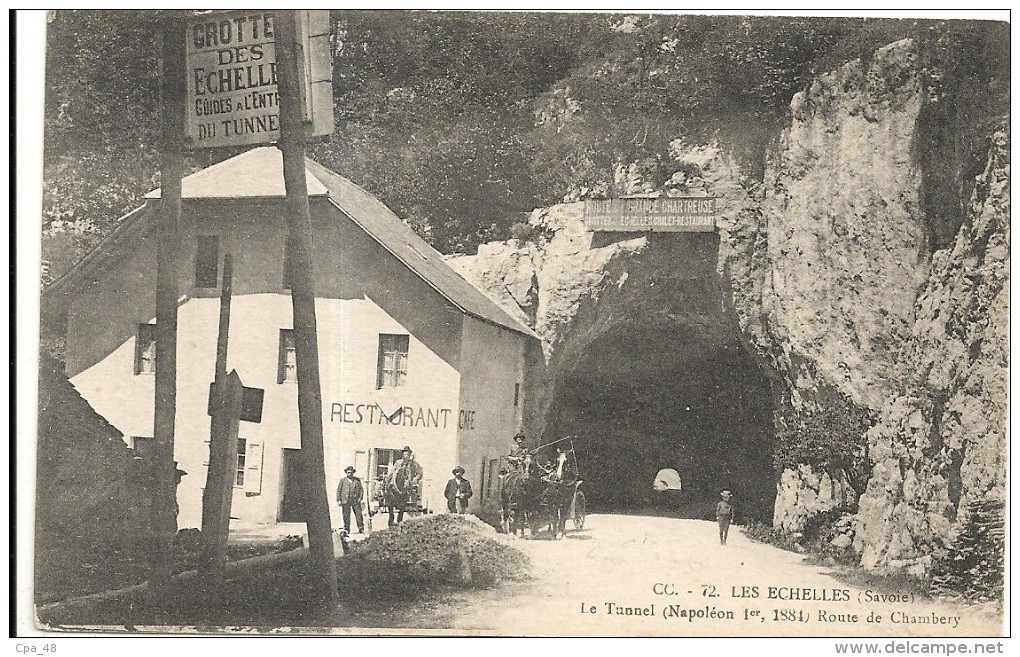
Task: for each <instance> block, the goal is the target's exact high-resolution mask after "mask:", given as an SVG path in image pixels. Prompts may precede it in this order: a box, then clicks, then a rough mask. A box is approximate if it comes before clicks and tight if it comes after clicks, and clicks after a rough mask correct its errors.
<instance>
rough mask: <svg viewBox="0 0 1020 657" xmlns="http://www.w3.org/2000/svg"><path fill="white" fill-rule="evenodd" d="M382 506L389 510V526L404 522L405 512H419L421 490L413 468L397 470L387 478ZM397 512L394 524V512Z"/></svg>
mask: <svg viewBox="0 0 1020 657" xmlns="http://www.w3.org/2000/svg"><path fill="white" fill-rule="evenodd" d="M382 505H383V506H385V507H386V508H387V509H388V510H389V525H390V526H391V527H392V526H393V525H395V524H398V523H401V522H403V521H404V512H405V511H412V512H413V511H417V510H419V508H420V506H421V488H420V483H419V480H417V479H416V477H415V473H414V471H413V470H412V469H411V468H397V470H396V471H394V472H393V473H392V474H391V475H390V476H389V477H387V478H386V483H385V486H384V487H383V499H382ZM394 511H396V512H397V517H396V521H395V522H394V518H393V512H394Z"/></svg>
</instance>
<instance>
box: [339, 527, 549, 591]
mask: <svg viewBox="0 0 1020 657" xmlns="http://www.w3.org/2000/svg"><path fill="white" fill-rule="evenodd" d="M337 566H338V571H339V576H340V579H341V580H342V581H344V582H345V583H346V584H348V585H354V586H372V585H375V586H379V585H386V583H388V582H399V583H400V584H401V585H407V584H409V583H415V582H416V583H422V584H451V585H458V586H475V587H487V586H493V585H495V584H498V583H499V582H502V581H521V580H525V579H528V578H529V577H530V570H531V563H530V560H529V559H528V557H527V555H525V554H524V553H523V552H521V551H520V550H518V549H517V548H515V547H513V546H512V545H510V544H509V542H508V541H507V539H506V538H505V537H503V536H501V535H499V534H497V533H496V530H495V529H493V528H492V527H490V526H489V525H487V524H486V523H484V522H482V521H481V520H479V519H478V518H476V517H474V516H469V515H454V514H450V515H428V516H417V517H414V518H410V519H408V520H406V521H404V522H402V523H401V524H399V525H397V526H395V527H391V528H389V529H387V530H384V531H379V532H376V533H373V534H372V535H371V536H369V537H368V538H366V539H365V540H363V541H360V542H358V543H354V544H352V545H351V552H350V554H348V555H347V556H345V557H343V558H342V559H340V560H339V562H338V563H337Z"/></svg>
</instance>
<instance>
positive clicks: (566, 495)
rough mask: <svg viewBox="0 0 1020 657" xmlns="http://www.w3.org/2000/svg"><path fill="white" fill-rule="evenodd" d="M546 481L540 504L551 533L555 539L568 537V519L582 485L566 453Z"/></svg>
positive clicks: (561, 455) (561, 456) (558, 459)
mask: <svg viewBox="0 0 1020 657" xmlns="http://www.w3.org/2000/svg"><path fill="white" fill-rule="evenodd" d="M544 481H545V484H546V486H545V489H544V490H543V491H542V495H541V498H540V500H541V501H540V504H541V507H542V508H543V509H544V510H545V512H546V514H547V517H548V519H549V533H550V535H551V536H552V538H553V539H557V538H559V537H560V536H566V535H567V518H569V517H570V515H571V510H572V509H573V505H574V495H575V494H576V492H577V486H578V484H579V483H580V481H579V480H578V479H577V472H576V471H575V468H574V467H573V466H572V465H571V464H570V462H569V461H568V459H567V455H566V452H560V453H559V455H558V456H557V463H556V467H555V468H554V470H553V471H552V472H550V473H549V475H548V476H547V477H546V478H545V479H544Z"/></svg>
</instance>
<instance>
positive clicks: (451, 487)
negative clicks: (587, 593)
mask: <svg viewBox="0 0 1020 657" xmlns="http://www.w3.org/2000/svg"><path fill="white" fill-rule="evenodd" d="M525 440H526V438H525V435H524V434H523V433H518V434H517V435H516V436H514V446H513V448H512V449H511V450H510V455H509V456H508V457H507V460H508V461H509V462H510V464H511V466H512V467H514V468H515V469H517V470H519V471H523V470H524V469H525V468H526V465H525V463H526V462H527V459H528V457H529V455H531V452H530V451H529V450H528V449H527V448H526V447H525V446H524V443H525ZM556 452H557V454H556V461H555V462H554V463H550V464H548V465H547V466H546V467H545V468H541V469H544V470H545V472H546V473H547V475H548V476H550V477H554V478H556V479H557V480H561V479H563V478H564V477H565V476H566V474H567V473H566V469H567V468H568V467H569V466H568V463H567V453H566V450H565V449H563V448H562V447H560V446H557V449H556ZM356 472H357V471H356V470H355V468H354V466H353V465H349V466H347V467H346V468H344V474H345V476H344V477H343V478H342V479H340V484H339V485H338V486H337V489H336V501H337V504H339V505H340V509H341V512H342V515H343V522H344V531H345V532H347V533H348V534H349V533H350V530H351V514H352V513H353V514H354V519H355V522H356V523H357V526H358V533H359V534H363V533H364V532H365V520H364V516H363V514H362V510H361V507H362V502H363V501H364V498H365V488H364V486H363V485H362V483H361V479H359V478H358V477H355V476H354V475H355V473H356ZM424 474H425V472H424V469H423V468H422V466H421V464H420V463H418V461H417V460H415V458H414V451H413V450H412V449H411V447H410V446H406V445H405V446H404V449H403V450H402V455H401V458H400V459H399V460H398V461H397V462H396V463H394V464H393V467H392V468H391V469H390V472H389V475H388V480H387V481H386V482H384V485H388V484H389V483H390V482H391V481H403V482H407V483H408V484H409V485H410V488H411V489H412V490H413V491H414V492H415V496H417V495H420V494H421V480H422V477H423V476H424ZM500 474H501V475H504V474H506V472H505V471H501V472H500ZM473 494H474V492H473V491H472V490H471V482H469V481H468V480H467V479H465V478H464V468H462V467H460V466H459V465H458V466H457V467H455V468H454V469H453V478H452V479H450V480H449V481H448V482H446V489H445V490H444V491H443V495H444V497H446V508H447V509H448V510H449V512H450V513H466V512H467V508H468V501H469V500H470V499H471V496H472V495H473ZM721 497H722V500H721V501H720V502H719V503H718V504H717V505H716V520H717V521H718V523H719V542H720V543H721V544H723V545H725V544H726V539H727V538H728V535H729V528H730V523H731V522H732V520H733V516H734V515H735V514H734V509H733V504H732V493H731V492H730V491H728V490H724V491H723V492H722V493H721ZM398 511H399V515H398V516H397V518H398V519H397V522H400V521H401V520H403V516H404V509H403V508H400V509H399V510H398ZM392 513H393V511H392V509H391V510H390V514H391V524H392Z"/></svg>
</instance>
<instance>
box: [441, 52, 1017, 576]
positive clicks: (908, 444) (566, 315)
mask: <svg viewBox="0 0 1020 657" xmlns="http://www.w3.org/2000/svg"><path fill="white" fill-rule="evenodd" d="M919 69H920V67H919V66H918V64H917V52H916V47H915V44H914V43H913V42H911V41H909V40H904V41H900V42H896V43H893V44H890V45H888V46H886V47H884V48H882V49H880V50H879V51H877V52H876V53H875V54H874V56H873V57H872V58H871V59H870V61H869V63H867V64H865V63H862V62H861V61H852V62H849V63H847V64H845V65H843V66H841V67H840V68H838V69H837V70H835V71H833V72H831V73H828V74H825V75H822V76H820V77H819V78H818V79H817V80H815V81H814V82H813V83H811V84H810V85H809V86H808V87H807V88H806V89H805V90H804V91H802V92H800V93H798V94H797V95H796V96H795V98H794V100H793V102H792V105H791V123H790V126H789V128H788V129H787V130H786V131H785V132H784V133H783V135H782V136H781V139H780V141H779V143H778V148H777V150H776V152H775V153H774V154H773V156H772V157H771V160H770V162H769V164H768V166H767V167H766V174H765V177H764V179H763V180H759V179H755V178H753V177H750V176H748V175H745V173H744V171H743V170H742V168H741V167H740V166H739V165H738V164H737V162H736V160H735V158H734V157H733V156H731V155H730V154H729V153H728V152H727V151H726V149H725V148H723V147H720V146H719V145H717V144H700V145H697V144H695V145H691V144H685V143H684V142H682V141H677V142H675V143H674V144H673V145H672V148H671V161H670V162H665V163H664V162H658V163H656V168H657V170H656V171H655V173H654V175H655V177H656V178H657V179H660V180H662V179H664V180H666V183H665V184H664V185H659V186H658V187H656V188H655V189H654V193H658V194H667V195H684V196H712V197H715V198H716V199H717V201H716V208H717V216H716V223H717V228H718V237H717V238H715V239H714V240H709V239H706V238H707V237H709V236H705V235H702V236H696V235H692V234H686V235H683V236H679V237H677V236H673V237H672V238H665V237H663V236H662V235H661V234H657V235H654V236H647V237H645V236H635V235H616V236H606V235H605V234H593V233H590V232H586V231H585V228H584V225H583V222H582V221H581V219H582V217H581V215H582V207H581V205H580V204H577V203H575V204H567V205H561V206H555V207H552V208H545V209H540V210H536V211H535V212H534V213H533V214H532V216H531V219H530V224H531V228H532V231H531V232H532V235H533V238H532V239H530V240H526V241H523V242H516V241H511V242H507V243H499V244H491V245H485V246H483V247H482V248H480V249H479V253H478V255H477V256H464V257H459V258H455V259H453V260H451V264H452V265H453V266H454V267H455V268H456V269H457V270H458V271H460V272H461V273H462V274H463V275H464V276H465V277H466V278H468V279H469V280H472V281H473V282H475V283H476V284H478V285H479V286H481V287H482V288H483V289H486V290H488V291H489V292H490V293H491V294H492V295H493V296H494V297H496V298H497V299H498V300H500V301H502V302H503V303H504V305H508V306H510V307H512V308H514V309H515V310H516V311H518V312H520V313H521V314H522V316H526V317H527V318H528V319H529V320H530V323H531V325H532V326H534V327H535V330H536V332H537V333H538V335H539V336H541V338H542V340H543V353H544V357H545V362H544V363H543V364H541V366H540V367H539V368H538V370H540V371H538V372H536V373H535V374H534V376H533V378H532V379H531V380H530V381H529V386H530V387H529V391H530V393H531V395H532V396H533V398H534V400H535V401H536V403H535V404H532V405H531V407H530V408H529V409H528V411H527V414H526V424H527V426H528V430H529V432H531V433H537V434H539V435H541V434H542V433H543V432H544V431H545V430H546V426H547V423H548V421H549V416H550V413H551V412H552V409H553V400H554V399H555V397H556V395H557V394H558V393H557V391H558V390H559V388H560V387H561V386H562V381H563V377H564V376H566V374H567V373H568V372H569V371H570V370H571V369H573V368H576V367H577V366H578V365H579V363H581V362H582V359H583V357H584V353H585V350H586V349H588V348H589V347H590V346H591V345H592V344H593V343H594V341H595V340H597V339H598V338H599V336H602V335H606V334H607V333H611V332H612V331H614V330H619V327H621V326H623V327H631V326H632V325H633V319H634V318H635V317H637V316H656V317H657V318H658V319H659V320H661V321H657V325H662V326H667V327H673V329H674V330H676V331H683V330H685V327H688V328H689V327H690V326H695V327H696V330H695V331H694V333H695V334H697V335H698V336H699V337H698V338H697V340H698V342H697V345H698V348H699V349H700V350H701V351H702V352H706V353H722V352H713V351H712V348H711V347H710V346H709V345H711V344H716V345H723V347H724V348H726V349H740V350H743V352H746V354H748V356H749V358H751V359H752V360H753V361H754V366H755V367H757V368H758V369H759V370H760V371H761V372H763V373H764V375H765V379H766V380H767V387H768V397H769V398H770V399H771V402H772V408H771V412H772V418H771V424H772V427H773V431H774V432H775V434H776V436H779V437H780V438H781V437H783V436H794V437H796V436H797V435H798V428H799V427H801V426H804V425H805V423H806V422H808V423H809V421H810V420H811V418H815V419H817V418H819V417H820V418H836V419H837V420H838V419H839V418H845V417H852V418H864V421H863V424H861V423H854V422H835V423H834V424H833V425H832V427H831V431H829V433H828V435H826V432H825V430H824V429H825V427H824V426H823V427H822V430H821V431H820V432H819V430H818V425H817V424H816V425H815V426H814V431H815V434H816V435H818V434H819V433H820V434H821V435H822V436H823V438H824V439H828V440H830V441H832V444H834V445H839V446H840V447H841V448H842V447H845V446H846V445H850V446H851V448H852V449H849V450H847V451H848V453H859V454H860V455H862V460H863V462H865V463H866V464H870V465H872V466H873V471H871V472H868V471H867V470H868V469H867V468H863V470H862V471H854V472H849V471H848V469H847V467H846V466H835V465H833V461H831V460H825V459H820V460H818V461H817V462H813V461H811V460H810V459H809V460H806V461H804V460H801V461H798V462H796V463H793V464H790V463H788V462H787V461H786V460H784V459H783V458H779V456H780V455H779V454H778V451H777V458H776V463H777V464H780V465H781V466H782V467H781V469H780V471H778V472H776V473H775V484H776V497H775V509H774V514H773V521H774V524H775V525H776V526H777V527H779V528H781V529H783V530H784V531H787V532H791V533H795V532H798V531H800V529H802V528H803V527H804V525H805V523H807V522H808V521H809V519H810V518H811V517H812V516H816V515H820V514H824V513H827V512H830V511H834V512H836V513H835V514H834V515H833V517H836V516H839V515H840V513H844V514H845V513H847V512H850V513H852V512H856V513H857V518H856V523H855V532H854V538H853V541H854V543H853V545H854V548H855V549H856V550H857V552H858V553H859V554H860V555H861V557H862V561H863V563H864V565H865V566H867V567H869V568H872V569H879V570H881V569H891V570H904V569H905V570H909V571H912V572H923V571H925V570H926V569H927V568H928V567H929V565H930V556H929V555H931V554H932V552H933V551H934V550H936V549H938V547H939V546H940V545H942V544H944V543H945V541H947V540H948V538H949V536H950V535H951V534H952V532H953V530H954V528H955V527H957V526H958V525H959V523H960V522H961V521H962V518H961V517H960V515H961V514H960V513H959V510H960V509H963V508H964V505H965V504H966V503H967V502H968V501H969V500H972V499H982V498H985V497H989V496H991V497H996V496H1001V494H1002V489H1003V486H1004V478H1005V465H1004V462H1003V456H1004V452H1005V408H1004V406H1005V401H1006V398H1007V390H1006V382H1007V373H1008V299H1007V295H1008V257H1009V234H1008V230H1009V228H1008V216H1009V168H1008V150H1009V138H1008V133H1005V132H999V133H997V135H996V137H995V140H994V146H993V148H992V151H991V156H990V160H989V165H988V168H987V169H986V171H985V173H984V174H983V176H982V179H981V180H980V182H979V184H978V187H977V189H976V191H975V192H974V198H973V200H972V202H971V219H970V220H969V221H968V222H967V223H966V224H965V225H964V226H963V227H961V228H960V230H959V234H958V235H957V238H956V242H955V244H954V245H953V247H952V248H951V249H949V250H946V251H938V252H935V253H932V252H931V251H930V249H931V247H930V246H929V245H930V244H931V243H932V240H930V235H929V234H928V228H927V224H926V216H925V214H924V211H923V207H924V203H923V202H922V201H923V199H922V198H921V194H922V173H923V172H922V171H920V170H919V164H918V158H917V157H916V153H915V151H914V149H915V147H916V144H917V143H918V141H919V139H918V130H919V129H920V128H919V121H918V119H919V116H920V114H921V111H922V108H923V105H924V103H925V102H926V100H925V98H926V97H925V92H924V90H923V88H922V87H923V85H922V83H921V78H920V75H921V73H920V70H919ZM933 159H937V158H927V160H926V161H931V160H933ZM662 167H666V171H665V174H663V171H661V168H662ZM670 169H672V173H670ZM641 172H642V167H641V166H640V163H636V164H635V165H634V166H630V167H625V168H623V169H621V170H620V172H618V173H619V174H620V175H618V176H617V178H618V180H617V181H615V182H616V184H617V185H620V184H623V183H625V184H626V187H627V188H628V189H631V190H633V191H640V192H647V191H648V185H647V184H646V183H647V181H645V180H642V179H641V175H642V174H641ZM649 175H652V174H649ZM614 327H616V328H614ZM832 408H837V410H838V409H842V410H839V412H830V410H831V409H832ZM871 424H873V425H874V426H873V427H871V428H870V430H869V429H868V426H869V425H871ZM814 447H817V446H814ZM781 448H783V445H782V444H779V443H777V444H776V445H775V446H774V447H772V449H777V450H779V449H781ZM822 448H824V445H822ZM802 451H803V450H802ZM808 451H809V450H808ZM804 453H807V452H804ZM801 458H806V457H801ZM762 475H763V476H766V475H765V473H762ZM869 476H870V479H869ZM865 488H866V490H865ZM844 517H845V516H844ZM848 535H849V534H848Z"/></svg>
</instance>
